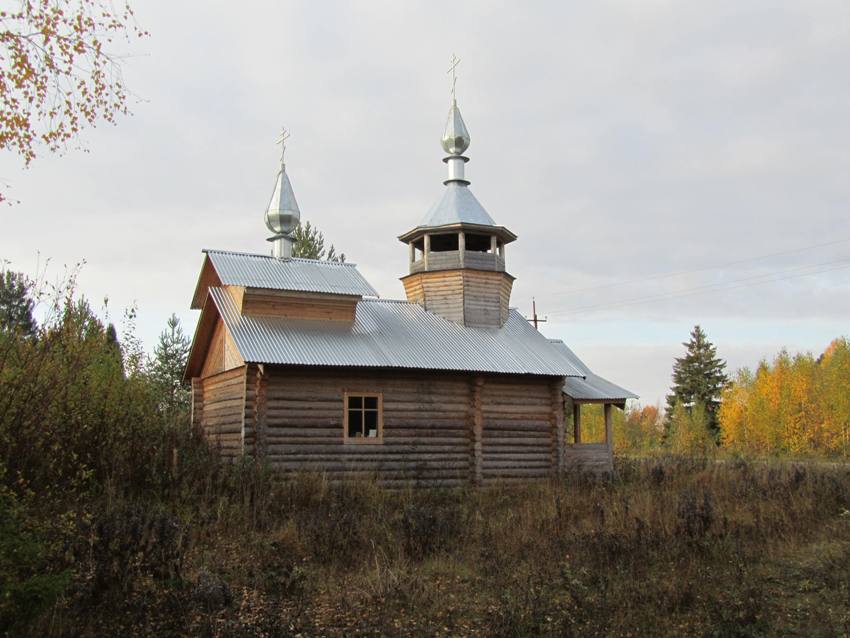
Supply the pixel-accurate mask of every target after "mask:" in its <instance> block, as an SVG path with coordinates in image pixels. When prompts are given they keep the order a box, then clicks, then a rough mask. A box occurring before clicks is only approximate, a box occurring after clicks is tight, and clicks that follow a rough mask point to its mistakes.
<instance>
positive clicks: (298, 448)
mask: <svg viewBox="0 0 850 638" xmlns="http://www.w3.org/2000/svg"><path fill="white" fill-rule="evenodd" d="M247 370H248V371H247V388H248V390H247V392H246V404H245V422H244V423H245V424H244V429H243V430H242V431H243V432H244V445H245V451H246V452H247V453H254V454H256V455H258V456H263V457H265V459H266V460H268V461H269V462H270V463H271V465H272V466H273V467H274V468H275V469H277V470H278V471H280V472H281V473H283V474H284V475H285V474H292V473H295V472H300V471H319V472H326V473H327V474H328V475H329V476H330V478H331V479H332V480H333V479H344V478H352V477H366V476H372V475H379V476H380V478H381V480H382V482H384V483H387V484H398V483H403V482H408V481H416V482H418V483H421V484H429V485H462V484H467V483H470V482H473V483H481V482H484V483H489V482H492V481H495V480H501V479H521V478H529V477H544V476H550V475H553V474H555V473H556V472H557V470H558V455H557V453H556V450H557V441H558V437H557V436H556V432H554V431H553V427H556V426H555V424H557V423H560V424H561V427H563V418H561V419H560V420H559V419H558V418H557V415H556V413H555V411H556V410H557V409H560V407H559V406H557V405H556V402H553V396H554V393H553V391H552V388H553V385H552V384H553V381H552V379H549V378H546V377H519V376H510V377H508V376H499V375H486V376H482V375H472V374H451V373H436V372H398V371H389V370H384V371H382V370H371V371H369V370H356V369H314V368H289V367H274V366H265V367H260V366H255V365H251V366H248V368H247ZM252 387H254V388H255V389H254V390H251V388H252ZM346 392H348V393H351V394H358V393H362V394H374V393H378V394H380V396H381V398H382V404H383V428H382V433H381V434H382V436H381V442H362V441H357V442H352V441H348V442H346V441H345V438H344V433H343V425H344V396H345V393H346Z"/></svg>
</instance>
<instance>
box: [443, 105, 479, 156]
mask: <svg viewBox="0 0 850 638" xmlns="http://www.w3.org/2000/svg"><path fill="white" fill-rule="evenodd" d="M471 141H472V140H471V139H470V137H469V131H468V130H467V129H466V124H464V122H463V118H462V117H461V115H460V109H459V108H458V107H457V101H456V100H455V99H454V98H452V105H451V107H450V108H449V117H448V120H447V121H446V132H445V133H443V139H442V140H441V143H442V145H443V150H444V151H445V152H446V153H448V154H450V155H462V154H463V152H464V151H465V150H466V149H467V148H469V143H470V142H471Z"/></svg>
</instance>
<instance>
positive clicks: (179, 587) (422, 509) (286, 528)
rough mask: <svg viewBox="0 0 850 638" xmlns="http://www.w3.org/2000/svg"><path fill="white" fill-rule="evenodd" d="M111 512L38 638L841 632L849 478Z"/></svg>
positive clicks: (679, 476) (226, 492)
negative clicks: (86, 637)
mask: <svg viewBox="0 0 850 638" xmlns="http://www.w3.org/2000/svg"><path fill="white" fill-rule="evenodd" d="M193 498H194V501H193V499H190V498H185V499H183V500H182V501H181V502H179V503H178V502H170V503H169V502H162V503H159V504H158V505H156V506H153V505H152V504H150V503H148V504H145V505H141V504H139V505H135V506H130V505H127V504H126V503H124V504H121V505H117V504H116V503H115V502H113V503H112V504H111V505H109V506H104V507H103V508H101V509H100V510H99V511H98V513H97V514H96V515H95V516H94V519H93V521H92V524H91V529H90V531H89V534H88V536H86V537H85V542H84V543H82V544H81V546H80V547H77V548H75V549H74V550H73V551H74V552H75V556H76V558H75V560H76V567H75V570H74V571H75V578H74V581H73V583H72V585H71V587H70V589H69V590H68V593H67V595H66V596H65V597H64V598H63V599H62V600H61V601H60V603H59V604H58V605H57V606H56V607H55V608H54V609H53V610H52V611H51V612H50V613H49V614H48V615H47V616H44V617H42V618H41V620H40V621H39V622H38V623H37V624H36V625H35V626H33V627H32V628H31V629H32V633H33V634H46V635H80V634H82V635H129V634H151V635H153V634H156V635H158V636H168V635H193V636H194V635H201V636H292V635H302V636H355V635H364V636H366V635H368V636H384V635H411V636H443V635H445V636H468V635H481V636H538V635H551V636H569V635H589V636H642V635H682V636H693V635H697V636H785V635H805V636H840V635H847V634H848V632H849V631H850V514H848V513H847V509H850V469H848V468H846V467H842V466H818V465H795V464H791V463H782V464H780V463H773V464H765V463H757V464H750V463H746V462H727V463H713V462H707V461H694V460H688V459H680V458H672V457H671V458H661V459H647V460H642V461H628V462H625V461H623V462H620V463H619V467H618V473H617V477H616V478H615V480H614V481H612V482H603V481H593V480H590V479H587V478H585V479H583V480H575V479H571V480H568V481H564V482H563V483H558V482H550V483H534V484H525V485H520V486H510V487H508V486H503V487H490V488H486V489H479V490H475V489H469V490H462V491H434V490H408V491H392V492H391V491H385V490H383V489H381V488H380V487H378V486H377V485H375V484H373V483H357V484H349V485H344V486H338V487H332V486H330V485H328V484H327V483H325V482H323V481H322V480H321V478H320V477H315V476H313V477H303V478H302V479H300V480H298V481H295V482H293V483H285V484H276V483H275V482H274V481H273V480H271V477H270V476H269V475H268V473H267V472H265V471H263V470H262V469H261V468H250V467H249V468H243V469H241V470H239V471H238V472H237V473H236V477H235V478H233V477H231V479H230V480H229V481H228V482H227V483H226V489H225V484H224V483H222V484H221V490H220V491H217V490H216V489H207V490H206V491H205V492H204V493H203V494H200V495H196V496H195V497H193Z"/></svg>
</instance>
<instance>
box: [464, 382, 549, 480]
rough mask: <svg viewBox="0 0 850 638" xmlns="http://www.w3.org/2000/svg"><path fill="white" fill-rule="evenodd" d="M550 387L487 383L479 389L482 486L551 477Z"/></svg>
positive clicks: (529, 384) (532, 383) (513, 383)
mask: <svg viewBox="0 0 850 638" xmlns="http://www.w3.org/2000/svg"><path fill="white" fill-rule="evenodd" d="M552 396H553V395H552V381H551V380H549V379H546V378H545V377H543V378H531V379H525V378H523V377H507V378H499V377H490V378H487V379H486V380H485V382H484V384H483V386H482V388H481V404H482V411H483V436H482V455H483V458H482V475H483V480H484V483H488V482H492V481H494V480H499V481H504V480H522V479H527V478H535V477H545V476H551V475H553V474H555V473H556V472H557V469H558V466H557V464H558V459H557V455H556V453H555V450H556V449H557V437H555V436H553V423H552V417H553V403H552V400H553V399H552Z"/></svg>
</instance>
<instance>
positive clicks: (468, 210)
mask: <svg viewBox="0 0 850 638" xmlns="http://www.w3.org/2000/svg"><path fill="white" fill-rule="evenodd" d="M458 62H459V60H457V58H453V60H452V68H451V69H450V73H452V102H451V106H450V108H449V116H448V121H447V122H446V130H445V133H444V134H443V139H442V140H441V141H442V146H443V150H444V151H445V152H446V153H447V154H448V155H447V156H446V157H445V158H444V159H443V162H445V163H446V165H447V167H448V179H446V180H445V181H444V182H443V184H444V185H445V187H446V189H445V191H443V195H442V197H440V199H439V200H438V201H437V203H435V204H434V205H433V206H432V207H431V209H430V210H429V211H428V213H427V214H426V215H425V217H424V219H423V220H422V221H421V222H420V223H419V225H418V226H416V227H415V228H414V229H413V230H410V231H408V232H406V233H405V234H403V235H401V236H400V237H399V240H400V241H402V242H404V243H406V244H407V246H408V262H409V273H408V274H407V275H405V276H404V277H402V278H401V281H402V283H403V284H404V290H405V293H406V294H407V300H408V301H410V302H411V303H417V304H419V305H421V306H422V307H424V308H425V309H426V310H429V311H431V312H433V313H435V314H438V315H440V316H442V317H445V318H446V319H449V320H450V321H454V322H455V323H458V324H460V325H463V326H467V327H471V328H501V327H502V325H503V324H504V323H505V321H507V318H508V304H509V302H510V297H511V287H512V286H513V281H514V278H513V277H512V276H511V275H509V274H508V273H507V272H506V271H505V245H506V244H508V243H510V242H512V241H514V240H515V239H516V235H514V234H513V233H512V232H511V231H509V230H508V229H507V228H505V227H504V226H499V225H497V224H496V222H495V221H493V218H492V217H490V215H489V214H488V213H487V211H486V210H484V207H483V206H482V205H481V204H480V203H479V202H478V200H477V199H476V198H475V195H473V194H472V191H470V190H469V180H467V179H466V177H465V175H464V168H465V165H466V163H467V162H468V161H469V158H468V157H465V156H464V155H463V153H464V151H466V149H467V148H469V144H470V141H471V139H470V137H469V131H468V130H467V128H466V124H465V123H464V121H463V118H462V117H461V114H460V109H459V108H458V106H457V100H456V98H455V90H454V84H455V76H454V70H455V67H456V66H457V63H458Z"/></svg>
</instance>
